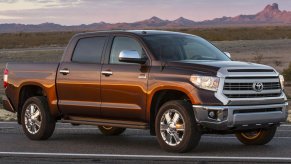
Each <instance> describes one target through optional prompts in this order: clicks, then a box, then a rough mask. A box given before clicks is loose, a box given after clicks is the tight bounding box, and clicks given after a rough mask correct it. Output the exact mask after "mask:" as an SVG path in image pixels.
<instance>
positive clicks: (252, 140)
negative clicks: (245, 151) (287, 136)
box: [235, 127, 277, 145]
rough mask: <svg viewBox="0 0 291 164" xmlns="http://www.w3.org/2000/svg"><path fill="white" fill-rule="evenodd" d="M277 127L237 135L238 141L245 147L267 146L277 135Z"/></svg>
mask: <svg viewBox="0 0 291 164" xmlns="http://www.w3.org/2000/svg"><path fill="white" fill-rule="evenodd" d="M276 130H277V127H271V128H268V129H257V130H253V131H247V132H237V133H235V135H236V137H237V139H238V140H239V141H240V142H241V143H243V144H245V145H265V144H267V143H269V142H270V141H271V140H272V139H273V138H274V135H275V133H276Z"/></svg>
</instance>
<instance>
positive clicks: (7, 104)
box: [2, 96, 16, 113]
mask: <svg viewBox="0 0 291 164" xmlns="http://www.w3.org/2000/svg"><path fill="white" fill-rule="evenodd" d="M2 104H3V108H4V109H5V110H7V111H9V112H13V113H15V112H16V111H15V109H14V107H13V106H12V104H11V103H10V101H9V99H8V98H7V97H6V96H3V97H2Z"/></svg>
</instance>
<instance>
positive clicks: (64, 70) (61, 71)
mask: <svg viewBox="0 0 291 164" xmlns="http://www.w3.org/2000/svg"><path fill="white" fill-rule="evenodd" d="M60 73H61V74H63V75H67V74H69V73H70V70H69V69H68V68H64V69H61V70H60Z"/></svg>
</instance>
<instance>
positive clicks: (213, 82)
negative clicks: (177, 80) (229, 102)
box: [190, 75, 219, 91]
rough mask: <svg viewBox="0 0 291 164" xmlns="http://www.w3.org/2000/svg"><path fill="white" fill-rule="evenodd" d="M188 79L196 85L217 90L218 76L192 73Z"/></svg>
mask: <svg viewBox="0 0 291 164" xmlns="http://www.w3.org/2000/svg"><path fill="white" fill-rule="evenodd" d="M190 81H191V82H192V83H193V84H194V85H196V86H197V87H199V88H202V89H206V90H210V91H217V89H218V86H219V78H218V77H212V76H199V75H192V76H191V78H190Z"/></svg>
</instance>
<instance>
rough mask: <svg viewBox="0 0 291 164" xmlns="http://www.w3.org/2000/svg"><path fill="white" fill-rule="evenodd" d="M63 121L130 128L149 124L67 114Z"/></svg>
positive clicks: (146, 126) (145, 127) (140, 127)
mask: <svg viewBox="0 0 291 164" xmlns="http://www.w3.org/2000/svg"><path fill="white" fill-rule="evenodd" d="M62 122H64V123H73V124H81V125H97V126H102V125H103V126H112V127H119V128H132V129H148V128H149V125H148V124H147V123H145V122H135V121H123V120H110V119H98V118H88V117H77V116H68V117H65V119H63V120H62Z"/></svg>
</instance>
